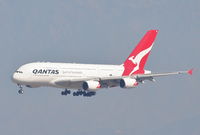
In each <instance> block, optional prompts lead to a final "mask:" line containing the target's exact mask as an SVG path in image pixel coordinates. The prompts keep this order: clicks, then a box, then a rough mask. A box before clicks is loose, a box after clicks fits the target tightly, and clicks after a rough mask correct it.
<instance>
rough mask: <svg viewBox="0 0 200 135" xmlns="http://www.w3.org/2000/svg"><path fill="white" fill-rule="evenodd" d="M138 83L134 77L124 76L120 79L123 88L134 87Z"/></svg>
mask: <svg viewBox="0 0 200 135" xmlns="http://www.w3.org/2000/svg"><path fill="white" fill-rule="evenodd" d="M137 85H138V82H137V81H136V80H135V79H132V78H123V79H121V80H120V87H121V88H134V87H136V86H137Z"/></svg>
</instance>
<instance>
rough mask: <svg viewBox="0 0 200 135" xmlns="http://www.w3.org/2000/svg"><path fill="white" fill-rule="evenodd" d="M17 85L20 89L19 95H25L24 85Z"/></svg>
mask: <svg viewBox="0 0 200 135" xmlns="http://www.w3.org/2000/svg"><path fill="white" fill-rule="evenodd" d="M17 85H18V87H19V90H18V93H19V94H23V93H24V91H23V87H22V85H20V84H17Z"/></svg>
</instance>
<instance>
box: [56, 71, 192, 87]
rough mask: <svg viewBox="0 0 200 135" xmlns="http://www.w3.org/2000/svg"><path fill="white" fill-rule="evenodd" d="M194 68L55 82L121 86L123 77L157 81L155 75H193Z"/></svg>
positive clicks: (65, 79) (58, 82)
mask: <svg viewBox="0 0 200 135" xmlns="http://www.w3.org/2000/svg"><path fill="white" fill-rule="evenodd" d="M192 72H193V69H190V70H187V71H177V72H166V73H153V74H151V73H150V74H136V75H132V76H109V77H95V76H94V77H83V78H74V79H72V78H59V79H57V80H55V81H54V82H53V83H54V84H56V85H58V86H61V87H67V86H69V85H71V84H75V85H80V86H81V85H82V83H83V82H85V81H90V80H92V81H99V82H100V83H101V85H102V86H103V87H116V86H119V82H120V80H121V79H123V78H131V79H135V80H136V81H137V82H140V83H143V81H144V80H150V81H155V80H154V77H161V76H168V75H178V74H190V75H192Z"/></svg>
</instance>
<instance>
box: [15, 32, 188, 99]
mask: <svg viewBox="0 0 200 135" xmlns="http://www.w3.org/2000/svg"><path fill="white" fill-rule="evenodd" d="M157 34H158V30H149V31H147V33H146V34H145V35H144V37H143V38H142V39H141V41H140V42H139V43H138V45H137V46H136V47H135V49H134V50H133V51H132V52H131V54H130V55H129V56H128V58H127V59H126V60H125V62H124V63H123V64H121V65H98V64H75V63H50V62H35V63H28V64H25V65H22V66H21V67H20V68H19V69H17V70H16V71H15V73H14V74H13V77H12V80H13V82H14V83H16V84H18V86H19V87H20V90H19V91H18V92H19V93H20V94H22V93H23V90H22V86H23V85H24V86H27V87H30V88H35V87H41V86H49V87H56V88H63V89H65V90H64V91H62V92H61V94H62V95H68V94H70V93H71V91H70V90H76V91H75V92H73V95H74V96H79V95H83V96H92V95H95V94H96V91H97V90H99V89H101V88H111V87H118V86H119V87H121V88H134V87H136V86H137V85H139V84H140V83H143V82H144V81H145V80H150V81H154V77H159V76H167V75H175V74H185V73H188V74H192V69H191V70H188V71H178V72H169V73H151V71H148V70H145V69H144V67H145V64H146V62H147V59H148V56H149V54H150V52H151V49H152V47H153V45H154V41H155V38H156V35H157Z"/></svg>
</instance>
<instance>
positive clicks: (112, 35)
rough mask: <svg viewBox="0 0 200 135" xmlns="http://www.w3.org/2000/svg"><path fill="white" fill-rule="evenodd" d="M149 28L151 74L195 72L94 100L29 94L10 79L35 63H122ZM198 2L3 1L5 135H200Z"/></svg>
mask: <svg viewBox="0 0 200 135" xmlns="http://www.w3.org/2000/svg"><path fill="white" fill-rule="evenodd" d="M149 29H158V30H159V34H158V36H157V39H156V42H155V44H154V47H153V50H152V52H151V55H150V57H149V60H148V63H147V64H146V69H148V70H152V71H153V72H166V71H176V70H185V69H189V68H195V73H194V75H193V76H188V75H180V76H170V77H161V78H156V80H157V82H156V83H152V82H148V81H147V82H146V83H145V84H142V85H140V86H139V87H138V88H136V89H128V90H127V89H120V88H113V89H102V90H100V91H98V93H97V95H96V96H95V97H91V98H83V97H73V96H61V95H60V93H61V89H56V88H37V89H30V88H24V94H23V95H19V94H18V93H17V91H18V87H17V86H16V85H15V84H14V83H12V82H11V76H12V73H13V72H14V71H15V70H16V69H17V68H18V67H19V66H21V65H22V64H25V63H28V62H34V61H51V62H76V63H96V64H121V63H123V61H124V60H125V59H126V57H127V56H128V55H129V53H130V52H131V50H132V49H133V48H134V47H135V45H136V44H137V42H138V41H139V40H140V39H141V38H142V36H143V35H144V34H145V32H146V31H147V30H149ZM199 51H200V1H199V0H189V1H188V0H126V1H122V0H32V1H30V0H17V1H16V0H0V60H1V70H0V74H1V76H0V80H1V85H0V90H1V94H0V134H2V135H13V134H15V135H44V134H47V135H55V134H59V135H103V134H104V135H133V134H137V135H160V134H162V135H169V134H170V135H177V134H181V135H188V134H190V135H199V134H200V105H199V103H200V77H199V76H200V73H199V67H200V61H199V58H200V53H199Z"/></svg>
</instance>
